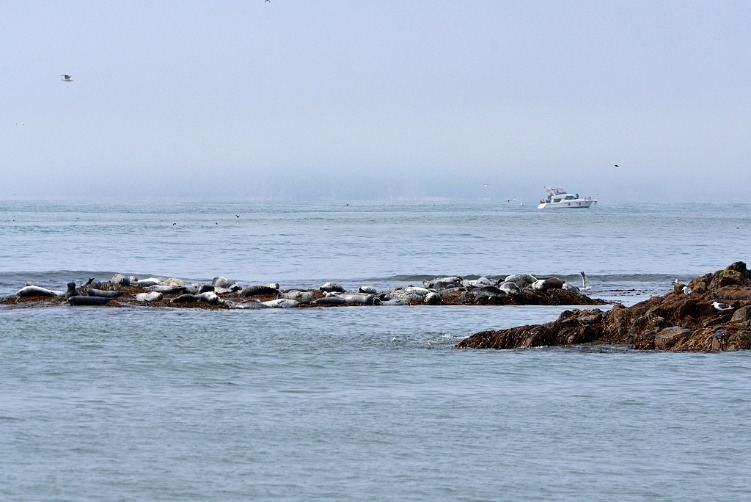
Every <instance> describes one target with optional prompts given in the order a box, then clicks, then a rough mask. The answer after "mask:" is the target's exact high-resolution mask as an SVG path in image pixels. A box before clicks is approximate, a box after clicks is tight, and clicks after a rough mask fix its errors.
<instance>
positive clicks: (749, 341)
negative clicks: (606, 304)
mask: <svg viewBox="0 0 751 502" xmlns="http://www.w3.org/2000/svg"><path fill="white" fill-rule="evenodd" d="M606 343H609V344H626V345H630V346H632V347H634V348H635V349H643V350H649V349H658V350H672V351H718V350H748V349H751V275H750V274H749V271H748V269H747V268H746V264H745V263H743V262H735V263H733V264H731V265H730V266H728V267H727V268H725V269H723V270H719V271H717V272H714V273H709V274H705V275H703V276H701V277H697V278H695V279H693V280H692V281H690V282H689V283H688V284H679V283H676V284H675V286H674V288H673V291H672V292H670V293H668V294H666V295H663V296H655V297H652V298H650V299H649V300H645V301H643V302H640V303H637V304H636V305H633V306H631V307H624V306H622V305H620V304H617V305H614V306H613V308H612V309H611V310H610V311H608V312H604V311H602V310H600V309H588V310H567V311H565V312H563V313H562V314H561V315H560V316H559V318H558V319H556V320H555V321H553V322H549V323H546V324H540V325H527V326H518V327H515V328H510V329H505V330H498V331H492V330H491V331H483V332H480V333H476V334H474V335H472V336H470V337H468V338H465V339H464V340H462V341H461V342H459V344H457V347H458V348H477V349H484V348H488V349H491V348H492V349H512V348H522V347H537V346H546V345H572V344H606Z"/></svg>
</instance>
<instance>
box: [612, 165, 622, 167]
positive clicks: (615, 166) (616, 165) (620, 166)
mask: <svg viewBox="0 0 751 502" xmlns="http://www.w3.org/2000/svg"><path fill="white" fill-rule="evenodd" d="M613 165H614V166H615V167H621V166H619V165H618V164H613Z"/></svg>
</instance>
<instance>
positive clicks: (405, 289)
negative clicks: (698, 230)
mask: <svg viewBox="0 0 751 502" xmlns="http://www.w3.org/2000/svg"><path fill="white" fill-rule="evenodd" d="M549 290H562V291H568V292H569V293H571V294H572V295H578V296H581V297H582V302H581V303H587V302H586V301H585V300H589V299H588V298H587V297H585V296H584V295H581V294H580V293H579V289H578V288H577V287H576V286H573V285H571V284H569V283H567V282H565V281H563V280H561V279H559V278H557V277H547V278H544V279H537V278H536V277H534V276H532V275H530V274H515V275H509V276H507V277H506V278H505V279H503V280H493V279H490V278H488V277H480V278H478V279H464V278H462V277H459V276H447V277H438V278H435V279H432V280H424V281H423V285H422V286H413V285H408V286H400V287H396V288H391V289H388V290H385V291H380V292H379V291H378V290H377V289H376V288H374V287H372V286H361V287H359V288H358V289H357V290H353V291H348V290H346V289H345V288H343V287H342V286H341V285H339V284H337V283H335V282H327V283H325V284H323V285H322V286H320V287H319V288H318V289H316V290H304V289H286V290H285V289H282V288H281V287H280V286H279V284H278V283H271V284H251V285H247V286H244V287H243V286H241V285H239V284H238V283H237V282H236V281H232V280H228V279H226V278H224V277H215V278H214V279H213V280H212V281H211V284H198V283H191V284H186V283H185V281H183V280H182V279H176V278H169V279H166V278H157V277H148V278H144V279H139V278H138V277H137V276H127V275H123V274H115V275H114V276H113V277H112V279H110V280H109V281H107V282H104V283H99V282H95V281H94V279H93V278H92V279H89V281H88V282H86V284H83V285H82V286H80V287H77V286H76V283H75V282H70V283H68V287H67V290H66V291H54V290H49V289H46V288H42V287H39V286H35V285H31V284H28V285H26V286H25V287H23V288H21V289H20V290H19V291H18V292H17V293H16V296H17V297H18V298H26V299H29V298H57V299H65V300H66V301H67V302H68V303H69V304H70V305H74V306H97V305H104V304H107V303H108V302H110V301H111V300H113V299H115V298H117V299H118V304H120V305H123V304H128V303H133V302H135V303H148V304H165V303H167V304H169V305H174V306H197V305H199V304H203V305H210V306H221V307H223V308H236V309H258V308H292V307H301V306H338V305H340V306H344V305H350V306H352V305H414V304H427V305H440V304H477V303H480V304H488V303H490V304H502V303H503V302H504V299H509V298H513V297H521V296H523V295H530V296H531V295H535V294H537V295H539V294H541V293H545V292H547V291H549ZM567 298H568V299H569V300H570V298H571V295H569V296H568V297H567ZM517 303H524V302H517Z"/></svg>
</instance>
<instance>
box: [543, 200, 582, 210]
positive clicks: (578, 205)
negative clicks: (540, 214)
mask: <svg viewBox="0 0 751 502" xmlns="http://www.w3.org/2000/svg"><path fill="white" fill-rule="evenodd" d="M594 203H595V201H594V200H592V199H590V200H586V199H574V200H564V201H561V202H542V203H540V205H538V206H537V209H587V208H588V207H591V206H592V204H594Z"/></svg>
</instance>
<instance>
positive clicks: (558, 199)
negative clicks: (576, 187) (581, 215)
mask: <svg viewBox="0 0 751 502" xmlns="http://www.w3.org/2000/svg"><path fill="white" fill-rule="evenodd" d="M545 191H546V192H547V193H548V196H547V197H546V198H545V199H540V204H539V205H538V206H537V209H559V208H563V209H577V208H587V207H590V206H591V205H592V204H597V199H593V198H592V197H580V196H579V194H578V193H577V194H571V193H568V192H567V191H566V190H564V189H563V188H551V187H545Z"/></svg>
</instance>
